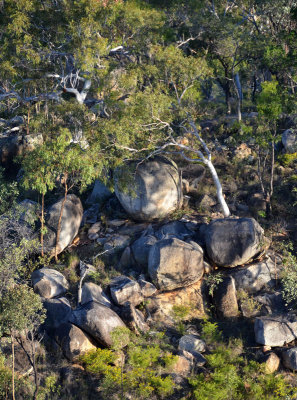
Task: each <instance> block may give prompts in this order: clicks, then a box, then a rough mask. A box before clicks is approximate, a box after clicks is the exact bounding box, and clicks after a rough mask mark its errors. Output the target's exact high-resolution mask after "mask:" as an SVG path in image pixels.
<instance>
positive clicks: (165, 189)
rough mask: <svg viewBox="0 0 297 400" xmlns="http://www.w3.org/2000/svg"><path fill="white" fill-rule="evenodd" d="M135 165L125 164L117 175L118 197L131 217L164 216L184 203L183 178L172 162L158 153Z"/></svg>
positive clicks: (144, 219) (141, 218) (149, 217)
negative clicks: (150, 158) (156, 155)
mask: <svg viewBox="0 0 297 400" xmlns="http://www.w3.org/2000/svg"><path fill="white" fill-rule="evenodd" d="M136 165H137V164H136V163H135V162H134V163H131V164H130V165H125V167H124V168H121V169H118V170H117V171H116V174H115V193H116V196H117V198H118V199H119V201H120V203H121V205H122V206H123V208H124V209H125V210H126V212H127V213H128V214H129V215H131V217H132V218H134V219H136V220H142V221H150V220H153V219H156V218H164V217H166V216H167V215H169V214H170V213H171V212H173V211H174V210H175V209H177V208H179V207H180V206H181V204H182V189H181V177H180V174H179V171H178V168H177V165H176V164H175V163H174V162H173V161H171V160H169V159H167V158H165V157H160V156H158V157H155V158H154V159H152V160H149V161H147V162H142V163H138V166H137V167H136ZM127 182H128V188H127V187H126V189H125V188H124V186H125V185H126V186H127Z"/></svg>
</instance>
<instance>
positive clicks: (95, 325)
mask: <svg viewBox="0 0 297 400" xmlns="http://www.w3.org/2000/svg"><path fill="white" fill-rule="evenodd" d="M70 322H71V323H73V324H74V325H77V326H78V327H79V328H81V329H82V330H84V331H85V332H87V333H88V334H89V335H90V336H91V337H92V338H93V339H95V340H96V341H97V342H98V343H99V344H101V345H102V346H107V347H109V346H111V345H112V336H111V334H112V331H113V330H114V329H115V328H122V327H125V324H124V322H123V321H122V320H121V318H120V317H119V316H118V315H117V314H116V313H115V312H114V311H112V310H111V309H110V308H108V307H106V306H104V305H103V304H100V303H97V302H94V301H91V302H89V303H87V304H84V305H83V306H81V307H79V308H77V309H76V310H74V311H73V313H72V318H71V321H70ZM124 345H125V343H123V346H124Z"/></svg>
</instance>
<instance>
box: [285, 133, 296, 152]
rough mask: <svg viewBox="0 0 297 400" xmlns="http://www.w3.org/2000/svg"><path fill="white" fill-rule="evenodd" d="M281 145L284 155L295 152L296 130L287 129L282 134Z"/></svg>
mask: <svg viewBox="0 0 297 400" xmlns="http://www.w3.org/2000/svg"><path fill="white" fill-rule="evenodd" d="M282 143H283V146H284V148H285V152H286V153H296V152H297V129H287V130H286V131H285V132H284V133H283V134H282Z"/></svg>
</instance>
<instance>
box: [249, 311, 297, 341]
mask: <svg viewBox="0 0 297 400" xmlns="http://www.w3.org/2000/svg"><path fill="white" fill-rule="evenodd" d="M254 330H255V338H256V342H257V343H259V344H262V345H266V346H271V347H276V346H283V345H284V344H286V343H290V342H292V340H294V339H296V338H297V317H296V316H295V315H288V316H286V315H271V316H264V317H258V318H256V320H255V325H254Z"/></svg>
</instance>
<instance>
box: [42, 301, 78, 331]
mask: <svg viewBox="0 0 297 400" xmlns="http://www.w3.org/2000/svg"><path fill="white" fill-rule="evenodd" d="M43 306H44V308H45V309H46V320H45V322H44V324H43V327H44V329H45V330H46V332H47V333H48V334H49V335H52V334H53V331H54V330H55V329H56V328H58V327H59V326H60V325H62V324H64V323H66V322H68V321H69V320H70V319H71V313H72V309H71V306H70V303H69V301H68V300H67V299H66V297H61V298H59V299H46V300H44V301H43Z"/></svg>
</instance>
